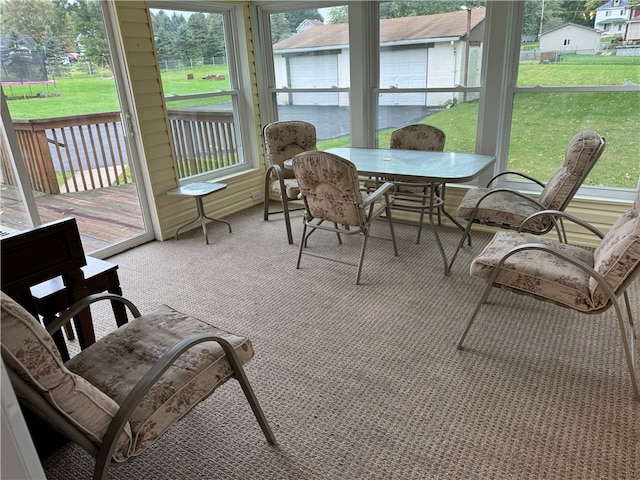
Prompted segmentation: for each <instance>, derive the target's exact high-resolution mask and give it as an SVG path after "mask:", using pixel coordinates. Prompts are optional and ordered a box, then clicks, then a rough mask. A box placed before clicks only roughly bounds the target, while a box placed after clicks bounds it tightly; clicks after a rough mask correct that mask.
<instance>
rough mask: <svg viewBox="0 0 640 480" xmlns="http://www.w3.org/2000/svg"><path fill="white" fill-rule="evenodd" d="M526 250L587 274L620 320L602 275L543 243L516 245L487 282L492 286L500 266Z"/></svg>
mask: <svg viewBox="0 0 640 480" xmlns="http://www.w3.org/2000/svg"><path fill="white" fill-rule="evenodd" d="M526 250H539V251H542V252H546V253H549V254H551V255H553V256H555V257H558V258H560V259H562V260H564V261H565V262H567V263H570V264H572V265H575V266H576V267H578V268H579V269H580V270H582V271H583V272H585V273H587V274H588V275H589V276H590V277H591V278H593V279H594V280H595V281H596V282H598V285H599V286H601V287H602V288H603V289H604V291H605V292H606V294H607V296H608V297H609V300H610V301H611V303H612V304H613V305H614V306H615V308H616V310H618V312H617V313H618V318H622V316H621V312H620V310H619V308H620V307H619V305H618V302H616V294H615V292H614V291H613V289H612V288H611V286H610V285H609V284H608V283H607V281H606V280H605V279H604V277H603V276H602V275H600V274H599V273H598V272H596V271H595V270H594V269H593V267H591V266H589V265H587V264H586V263H584V262H583V261H581V260H577V259H575V258H571V257H569V256H568V255H566V254H565V253H563V252H561V251H560V250H557V249H555V248H553V247H552V246H550V245H547V244H544V243H524V244H522V245H518V246H516V247H513V248H511V249H510V250H509V251H508V252H507V253H505V254H504V255H503V256H502V258H501V259H500V261H499V262H498V264H497V265H496V268H495V269H494V271H493V273H492V275H491V278H490V279H489V282H490V283H491V284H492V285H493V284H494V282H495V279H496V277H497V276H498V273H499V271H500V269H501V268H502V266H503V265H504V263H505V261H506V260H507V259H508V258H509V257H511V256H513V255H515V254H517V253H519V252H523V251H526Z"/></svg>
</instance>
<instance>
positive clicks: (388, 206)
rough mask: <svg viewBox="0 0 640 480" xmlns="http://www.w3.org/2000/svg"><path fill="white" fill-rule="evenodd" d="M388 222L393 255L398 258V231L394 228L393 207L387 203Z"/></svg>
mask: <svg viewBox="0 0 640 480" xmlns="http://www.w3.org/2000/svg"><path fill="white" fill-rule="evenodd" d="M385 208H386V215H387V221H388V222H389V232H390V233H391V242H392V243H393V253H394V255H395V256H396V257H397V256H398V245H397V244H396V231H395V230H394V228H393V219H392V218H391V205H390V204H389V202H388V201H387V204H386V207H385Z"/></svg>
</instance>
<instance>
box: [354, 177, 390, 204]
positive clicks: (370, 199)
mask: <svg viewBox="0 0 640 480" xmlns="http://www.w3.org/2000/svg"><path fill="white" fill-rule="evenodd" d="M393 188H394V185H393V183H391V182H386V183H383V184H382V185H381V186H379V187H378V188H377V190H376V191H375V192H373V193H371V194H370V195H367V198H365V199H364V200H363V201H362V208H366V207H368V206H369V205H371V204H372V203H375V202H376V201H377V200H378V199H379V198H380V197H381V196H383V195H385V194H386V193H388V192H389V190H393Z"/></svg>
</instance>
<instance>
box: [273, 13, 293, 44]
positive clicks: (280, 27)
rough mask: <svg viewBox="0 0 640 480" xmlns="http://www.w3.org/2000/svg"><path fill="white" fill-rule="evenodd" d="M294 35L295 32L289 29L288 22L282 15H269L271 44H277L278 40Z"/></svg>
mask: <svg viewBox="0 0 640 480" xmlns="http://www.w3.org/2000/svg"><path fill="white" fill-rule="evenodd" d="M294 33H295V30H291V28H289V22H288V21H287V19H286V18H285V16H284V14H283V13H274V14H273V15H271V42H273V43H278V42H279V41H280V40H284V39H285V38H289V37H290V36H291V35H293V34H294Z"/></svg>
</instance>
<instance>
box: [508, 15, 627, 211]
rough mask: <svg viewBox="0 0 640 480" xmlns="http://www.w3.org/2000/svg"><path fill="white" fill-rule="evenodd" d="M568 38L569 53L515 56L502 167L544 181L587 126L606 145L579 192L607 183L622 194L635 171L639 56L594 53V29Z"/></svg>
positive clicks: (595, 190) (550, 47) (612, 193)
mask: <svg viewBox="0 0 640 480" xmlns="http://www.w3.org/2000/svg"><path fill="white" fill-rule="evenodd" d="M571 28H573V27H571ZM573 40H574V42H573V44H572V49H571V51H570V52H567V51H562V49H561V48H559V47H555V46H554V45H553V44H548V46H547V47H545V49H548V50H553V49H558V50H560V51H561V54H560V56H559V57H558V59H557V61H555V62H541V61H540V59H529V58H525V57H522V56H521V59H520V61H519V63H518V71H517V85H516V86H515V88H514V96H513V109H512V118H511V122H510V138H509V141H508V143H509V145H508V158H506V159H504V161H505V164H504V165H503V168H504V169H509V170H520V171H524V172H525V173H528V174H530V175H533V176H534V177H538V178H541V179H542V180H547V179H548V178H549V177H550V175H551V174H552V173H553V172H554V171H555V169H556V168H557V167H558V166H559V165H560V164H561V162H562V160H563V155H564V151H565V148H566V145H567V143H568V141H569V139H570V138H571V137H572V136H573V135H575V134H576V133H578V132H579V131H581V130H593V131H596V132H598V133H599V134H600V135H602V136H603V137H605V139H606V141H607V145H606V148H605V151H604V153H603V155H602V157H601V158H600V160H599V162H598V164H596V166H595V167H594V169H593V170H592V171H591V173H590V174H589V176H588V177H587V179H586V181H585V188H584V189H583V193H590V194H593V195H600V196H602V191H601V190H600V189H601V188H602V187H606V188H609V189H611V190H608V192H607V193H606V196H607V198H616V195H618V198H629V192H630V191H633V190H635V189H636V188H638V178H639V175H640V162H639V161H638V153H637V152H638V151H639V150H640V139H639V138H638V136H637V134H636V133H637V125H638V105H640V90H639V89H638V83H640V77H639V75H638V71H639V70H638V65H639V64H640V63H639V59H638V58H637V57H633V56H623V55H624V53H625V52H624V49H620V51H617V52H616V55H601V53H602V52H600V42H599V38H598V36H597V35H595V36H594V37H588V36H585V37H584V38H582V37H575V38H573ZM565 42H567V41H566V40H565ZM567 44H568V42H567V43H565V45H567ZM614 48H616V49H617V47H614ZM513 182H514V185H511V186H516V187H517V184H516V183H515V181H513Z"/></svg>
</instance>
